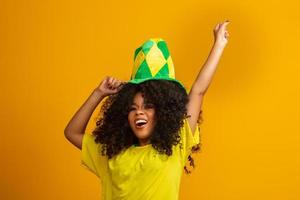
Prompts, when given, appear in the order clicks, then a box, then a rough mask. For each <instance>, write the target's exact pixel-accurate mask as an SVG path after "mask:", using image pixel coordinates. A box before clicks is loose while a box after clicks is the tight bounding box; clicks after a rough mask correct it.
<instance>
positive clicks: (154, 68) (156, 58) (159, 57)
mask: <svg viewBox="0 0 300 200" xmlns="http://www.w3.org/2000/svg"><path fill="white" fill-rule="evenodd" d="M146 62H147V64H148V66H149V69H150V71H151V74H152V76H155V75H156V74H157V72H159V70H160V69H161V68H162V67H163V66H164V65H165V63H166V62H167V61H166V59H165V58H164V55H163V54H162V52H161V51H160V49H159V48H158V47H157V45H156V44H154V45H153V46H152V47H151V49H150V51H149V52H148V53H147V55H146Z"/></svg>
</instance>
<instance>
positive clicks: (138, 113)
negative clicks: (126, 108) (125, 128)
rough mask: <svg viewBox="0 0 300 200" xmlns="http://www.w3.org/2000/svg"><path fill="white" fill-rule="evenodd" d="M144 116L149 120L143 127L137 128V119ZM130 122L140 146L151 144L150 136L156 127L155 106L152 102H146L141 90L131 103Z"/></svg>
mask: <svg viewBox="0 0 300 200" xmlns="http://www.w3.org/2000/svg"><path fill="white" fill-rule="evenodd" d="M137 118H143V119H146V120H147V121H148V122H147V124H146V126H145V127H144V128H143V129H138V128H136V125H135V119H137ZM128 122H129V124H130V127H131V129H132V131H133V133H134V134H135V136H136V137H137V138H138V140H139V142H140V146H143V145H147V144H149V137H150V136H151V134H152V131H153V129H154V127H155V122H156V121H155V108H154V107H153V105H152V104H146V105H145V104H144V98H143V96H142V93H141V92H138V93H137V94H136V95H135V97H134V99H133V103H132V105H131V109H130V112H129V113H128Z"/></svg>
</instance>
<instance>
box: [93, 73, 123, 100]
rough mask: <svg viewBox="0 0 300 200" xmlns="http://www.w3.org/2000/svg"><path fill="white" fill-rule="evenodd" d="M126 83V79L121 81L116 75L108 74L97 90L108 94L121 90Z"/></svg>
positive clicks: (105, 94)
mask: <svg viewBox="0 0 300 200" xmlns="http://www.w3.org/2000/svg"><path fill="white" fill-rule="evenodd" d="M125 83H126V82H125V81H120V80H118V79H116V78H114V77H111V76H106V77H105V78H104V79H103V80H102V81H101V83H100V84H99V86H98V87H97V88H96V90H97V91H100V92H101V93H102V94H103V95H104V96H108V95H111V94H115V93H117V92H119V91H120V89H121V88H122V87H123V85H124V84H125Z"/></svg>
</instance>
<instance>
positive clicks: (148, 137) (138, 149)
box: [64, 21, 229, 200]
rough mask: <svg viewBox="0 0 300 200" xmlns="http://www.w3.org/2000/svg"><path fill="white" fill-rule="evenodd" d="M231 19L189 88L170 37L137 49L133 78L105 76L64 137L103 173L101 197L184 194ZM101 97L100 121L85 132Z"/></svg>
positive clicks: (168, 198) (169, 198)
mask: <svg viewBox="0 0 300 200" xmlns="http://www.w3.org/2000/svg"><path fill="white" fill-rule="evenodd" d="M228 23H229V22H228V21H225V22H224V23H220V24H217V25H216V27H215V29H214V37H215V42H214V45H213V48H212V50H211V52H210V54H209V56H208V59H207V60H206V62H205V64H204V65H203V67H202V69H201V71H200V72H199V74H198V76H197V78H196V80H195V82H194V83H193V85H192V88H191V90H190V91H189V93H187V91H186V90H185V87H184V86H183V85H182V84H181V82H180V81H178V80H176V79H175V72H174V67H173V63H172V59H171V56H170V53H169V51H168V48H167V45H166V43H165V41H164V40H163V39H161V38H152V39H149V40H147V41H146V42H145V43H144V44H143V45H142V46H140V47H139V48H137V49H136V51H135V55H134V67H133V71H132V75H131V79H130V80H129V81H128V82H123V81H120V80H118V79H116V78H114V77H109V76H107V77H105V78H104V79H103V80H102V81H101V83H100V84H99V86H98V87H96V88H95V89H94V90H93V92H92V94H91V95H90V96H89V97H88V99H87V100H86V101H85V102H84V104H83V105H82V106H81V107H80V109H79V110H78V111H77V112H76V113H75V115H74V116H73V117H72V119H71V120H70V122H69V123H68V125H67V126H66V128H65V130H64V133H65V137H66V138H67V139H68V140H69V141H70V142H71V143H72V144H73V145H75V146H76V147H77V148H79V149H81V161H82V165H83V166H85V167H86V168H87V169H89V170H90V171H91V172H93V173H94V174H95V175H97V176H98V177H99V178H100V180H101V183H102V199H105V200H111V199H114V200H117V199H127V200H138V199H143V200H144V199H155V200H160V199H161V200H175V199H178V195H179V186H180V179H181V175H182V171H183V169H185V171H186V172H190V171H188V170H187V168H186V166H185V164H186V162H187V160H189V161H190V165H191V166H193V167H194V163H193V159H192V157H191V153H193V152H196V151H198V150H199V149H200V146H199V145H200V138H199V137H200V136H199V134H200V129H199V124H200V120H199V119H201V111H202V110H201V105H202V100H203V97H204V94H205V93H206V91H207V88H208V86H209V84H210V82H211V80H212V77H213V74H214V72H215V70H216V67H217V64H218V61H219V59H220V57H221V54H222V52H223V50H224V48H225V46H226V44H227V41H228V36H229V34H228V32H227V30H226V26H227V24H228ZM104 99H105V100H104ZM102 100H103V102H102ZM100 102H102V103H103V105H102V107H101V110H100V115H99V119H98V121H97V123H96V125H97V126H96V128H95V129H94V130H93V132H92V134H89V133H85V129H86V125H87V123H88V121H89V119H90V117H91V115H92V113H93V111H94V110H95V108H96V107H97V106H98V105H99V104H100Z"/></svg>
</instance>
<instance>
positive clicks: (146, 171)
mask: <svg viewBox="0 0 300 200" xmlns="http://www.w3.org/2000/svg"><path fill="white" fill-rule="evenodd" d="M179 131H180V135H181V140H182V149H181V148H180V146H179V145H180V143H179V144H177V145H176V146H173V153H172V155H171V156H167V155H165V154H159V153H158V152H157V151H156V150H155V149H154V148H153V147H152V146H151V144H148V145H145V146H134V145H132V146H131V147H129V148H128V149H126V150H125V151H122V152H121V153H120V154H118V155H117V156H115V157H113V158H112V159H108V158H107V157H106V156H102V155H101V144H99V143H95V141H94V139H95V136H93V135H91V134H87V133H86V134H84V137H83V142H82V151H81V164H82V166H84V167H85V168H87V169H89V170H90V171H91V172H93V173H94V174H95V175H97V176H98V177H99V178H100V180H101V184H102V194H101V196H102V198H101V199H103V200H120V199H123V200H125V199H126V200H152V199H153V200H177V199H178V196H179V186H180V180H181V175H182V172H183V167H184V165H185V164H186V162H187V158H188V155H189V154H190V153H191V148H192V146H194V145H196V144H198V143H199V142H200V141H199V133H200V129H199V126H196V130H195V132H194V135H193V134H192V131H191V128H190V126H189V123H188V120H187V119H184V126H183V127H181V128H180V130H179Z"/></svg>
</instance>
